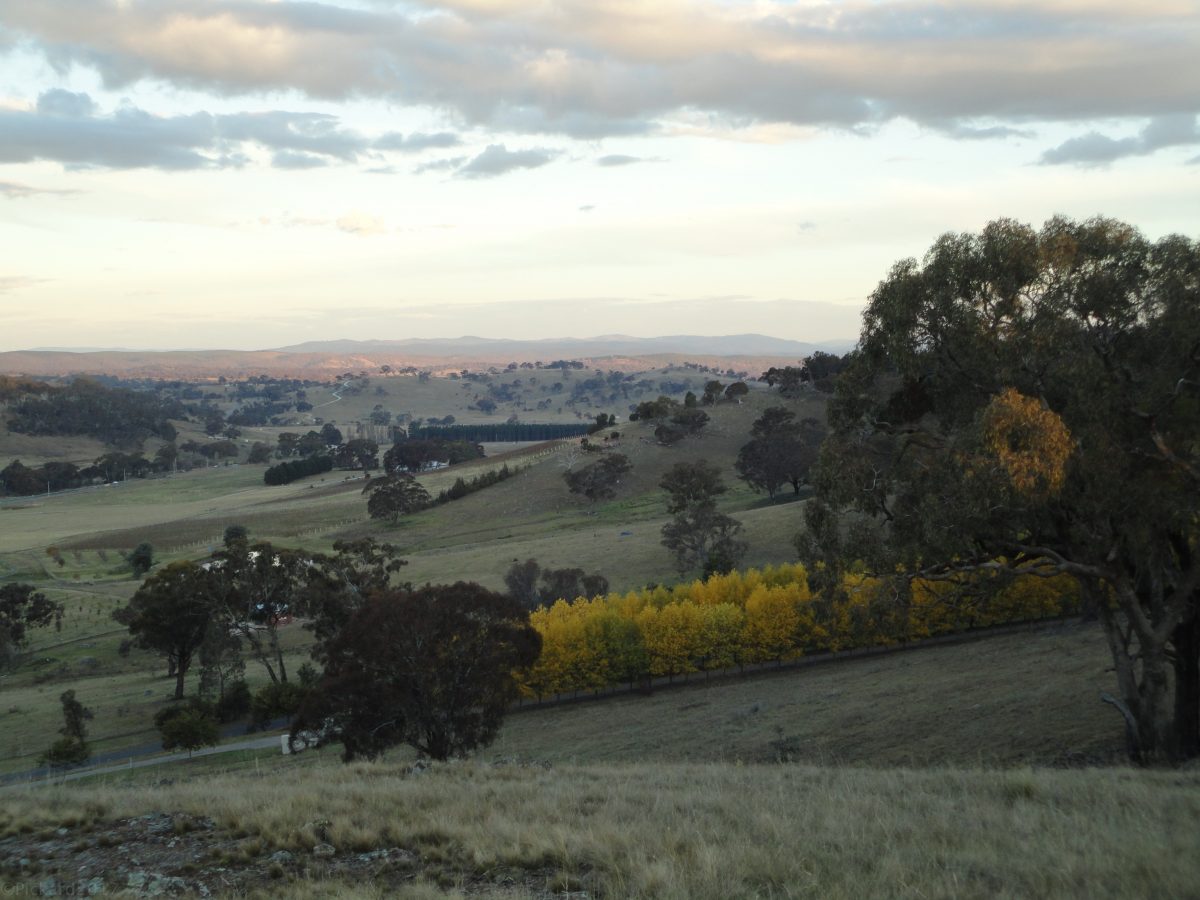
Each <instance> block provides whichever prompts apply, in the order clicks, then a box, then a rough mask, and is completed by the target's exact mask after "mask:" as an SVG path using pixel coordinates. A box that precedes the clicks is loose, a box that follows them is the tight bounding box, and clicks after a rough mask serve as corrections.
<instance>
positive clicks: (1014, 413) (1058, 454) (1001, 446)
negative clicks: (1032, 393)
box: [983, 388, 1074, 496]
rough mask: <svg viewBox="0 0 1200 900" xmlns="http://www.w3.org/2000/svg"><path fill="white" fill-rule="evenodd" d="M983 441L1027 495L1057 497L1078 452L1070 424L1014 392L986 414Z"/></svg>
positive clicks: (996, 400) (1007, 390)
mask: <svg viewBox="0 0 1200 900" xmlns="http://www.w3.org/2000/svg"><path fill="white" fill-rule="evenodd" d="M983 441H984V447H985V448H986V450H987V452H988V453H989V454H990V455H991V456H993V457H994V458H995V459H996V460H997V461H998V462H999V463H1000V466H1001V468H1002V469H1003V470H1004V472H1005V473H1006V474H1007V475H1008V479H1009V481H1010V483H1011V484H1012V486H1013V488H1014V489H1015V490H1016V491H1017V492H1018V493H1019V494H1024V495H1027V496H1028V495H1033V494H1049V495H1054V494H1057V493H1058V492H1059V491H1060V490H1061V489H1062V486H1063V481H1064V480H1065V479H1066V471H1067V461H1068V460H1069V459H1070V456H1071V452H1072V450H1073V449H1074V443H1073V442H1072V440H1071V432H1070V431H1069V430H1068V429H1067V426H1066V423H1064V422H1063V420H1062V419H1061V418H1060V417H1059V416H1058V414H1057V413H1055V412H1054V411H1053V410H1051V409H1047V408H1046V407H1045V406H1043V405H1042V404H1041V403H1039V402H1038V401H1037V400H1035V399H1034V398H1032V397H1026V396H1025V395H1024V394H1022V393H1020V392H1019V391H1017V390H1016V389H1014V388H1005V389H1004V390H1003V391H1001V392H1000V393H999V394H997V395H996V396H995V397H993V398H992V401H991V403H989V404H988V406H987V409H986V410H984V414H983Z"/></svg>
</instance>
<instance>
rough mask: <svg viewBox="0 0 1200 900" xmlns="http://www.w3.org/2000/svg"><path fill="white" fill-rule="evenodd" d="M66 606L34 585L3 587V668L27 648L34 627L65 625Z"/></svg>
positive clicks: (0, 638) (0, 644)
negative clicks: (28, 633)
mask: <svg viewBox="0 0 1200 900" xmlns="http://www.w3.org/2000/svg"><path fill="white" fill-rule="evenodd" d="M62 615H63V606H62V604H61V603H56V602H54V601H53V600H50V599H48V598H47V597H46V595H45V594H43V593H41V592H40V591H38V590H37V589H36V588H34V586H33V585H31V584H4V585H0V669H2V668H5V667H6V666H7V665H10V664H11V663H12V662H13V661H14V659H15V658H16V655H17V653H18V652H19V651H20V650H21V649H22V648H23V647H24V646H25V643H26V632H27V631H28V629H30V628H43V627H45V626H47V625H50V624H54V625H55V626H56V627H61V626H62Z"/></svg>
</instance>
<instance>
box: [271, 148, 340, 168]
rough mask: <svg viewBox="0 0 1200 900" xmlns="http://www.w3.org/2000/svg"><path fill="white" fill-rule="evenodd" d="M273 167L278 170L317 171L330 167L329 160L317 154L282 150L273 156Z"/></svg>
mask: <svg viewBox="0 0 1200 900" xmlns="http://www.w3.org/2000/svg"><path fill="white" fill-rule="evenodd" d="M271 165H272V166H274V167H275V168H276V169H317V168H320V167H321V166H327V165H329V160H328V159H327V158H326V157H324V156H317V155H316V154H315V153H295V152H293V151H291V150H280V151H279V152H278V153H275V154H273V155H272V156H271Z"/></svg>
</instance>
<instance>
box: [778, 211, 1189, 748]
mask: <svg viewBox="0 0 1200 900" xmlns="http://www.w3.org/2000/svg"><path fill="white" fill-rule="evenodd" d="M1198 284H1200V244H1198V243H1197V242H1196V241H1192V240H1189V239H1187V238H1184V237H1180V236H1169V237H1165V238H1162V239H1161V240H1159V241H1157V242H1150V241H1148V240H1147V239H1146V238H1145V237H1143V236H1142V235H1141V234H1140V233H1139V232H1138V231H1137V230H1135V229H1134V228H1132V227H1130V226H1128V225H1125V224H1122V223H1120V222H1116V221H1112V220H1109V219H1092V220H1089V221H1086V222H1074V221H1069V220H1065V219H1058V218H1056V219H1052V220H1051V221H1049V222H1047V223H1046V225H1045V226H1044V227H1043V228H1042V230H1041V231H1040V232H1036V231H1034V230H1033V229H1031V228H1029V227H1027V226H1024V225H1021V224H1019V223H1016V222H1012V221H1007V220H1001V221H996V222H993V223H991V224H989V225H988V226H987V227H986V228H984V230H983V232H982V233H981V234H978V235H973V234H959V235H955V234H948V235H945V236H944V237H942V238H941V239H940V240H938V241H937V243H935V244H934V246H933V247H932V249H930V251H929V253H928V254H927V256H926V257H925V260H924V263H923V264H918V263H917V262H916V261H915V260H911V259H910V260H904V261H902V262H900V263H898V264H897V265H896V266H895V267H894V268H893V269H892V271H891V273H890V274H889V276H888V277H887V279H886V280H885V281H883V282H882V283H881V284H880V285H879V287H878V288H877V289H876V290H875V292H874V294H873V295H872V296H871V301H870V305H869V307H868V309H867V310H866V312H865V313H864V317H863V329H862V335H861V339H860V342H859V349H858V351H857V353H856V354H855V355H854V359H853V361H852V363H851V365H850V367H849V368H848V370H847V371H846V372H845V373H844V374H843V376H842V378H841V381H840V384H839V385H838V388H837V392H836V395H835V398H834V400H833V401H832V403H831V407H830V419H831V425H832V429H833V430H832V433H831V435H830V437H829V439H828V440H827V441H826V444H825V446H824V447H823V449H822V454H821V463H820V465H819V471H818V474H817V475H816V478H815V481H816V486H817V491H818V493H817V499H816V500H815V501H814V503H812V504H810V507H809V509H808V510H807V513H806V515H807V519H808V525H809V529H808V531H807V532H806V533H805V534H803V535H801V536H800V537H799V538H798V545H799V547H800V549H801V553H802V555H803V556H805V557H807V558H809V559H810V560H812V561H815V560H817V559H820V560H823V561H824V562H826V563H827V564H832V565H831V567H830V568H827V569H825V570H824V571H825V572H827V573H828V572H831V571H832V570H833V568H835V567H836V566H837V565H845V564H847V563H848V562H849V561H853V560H861V561H862V562H863V563H865V565H866V566H867V567H868V569H871V570H874V571H876V572H893V573H894V572H896V571H903V572H905V573H907V574H908V575H911V574H914V573H917V572H921V573H923V574H927V575H930V576H933V577H941V578H945V579H947V580H956V579H958V580H961V579H962V578H963V575H964V573H971V572H973V573H979V572H980V571H984V572H991V573H993V574H998V575H1001V576H1003V575H1005V574H1006V573H1010V572H1012V571H1019V572H1030V573H1034V574H1039V575H1051V574H1056V573H1067V574H1069V575H1071V576H1073V577H1074V578H1075V579H1076V580H1077V582H1078V584H1079V587H1080V591H1081V595H1082V596H1083V598H1084V600H1085V602H1086V603H1087V604H1088V606H1089V608H1090V609H1092V610H1094V611H1095V614H1096V615H1097V616H1098V617H1099V619H1100V620H1101V622H1102V623H1103V625H1104V630H1105V633H1106V635H1107V639H1108V643H1109V646H1110V649H1111V652H1112V656H1113V661H1114V663H1115V671H1116V677H1117V685H1118V688H1119V690H1118V692H1117V693H1118V695H1119V696H1117V697H1110V696H1106V697H1105V699H1106V700H1108V701H1109V702H1111V703H1113V705H1114V706H1116V707H1117V708H1118V709H1119V710H1120V711H1121V713H1122V714H1123V715H1124V716H1125V720H1126V735H1127V738H1128V741H1129V749H1130V751H1131V754H1132V755H1133V757H1134V758H1135V759H1138V760H1141V761H1145V762H1151V761H1155V760H1162V759H1181V758H1189V757H1195V756H1197V755H1200V614H1198V607H1200V287H1198ZM898 580H899V581H900V582H901V583H900V584H899V585H898V587H899V588H900V590H898V591H897V593H896V597H897V598H899V601H900V602H903V599H904V597H905V596H906V592H905V590H904V578H903V577H902V578H900V579H898ZM986 580H989V579H985V581H986ZM990 580H992V581H996V580H999V579H990ZM976 582H978V579H976Z"/></svg>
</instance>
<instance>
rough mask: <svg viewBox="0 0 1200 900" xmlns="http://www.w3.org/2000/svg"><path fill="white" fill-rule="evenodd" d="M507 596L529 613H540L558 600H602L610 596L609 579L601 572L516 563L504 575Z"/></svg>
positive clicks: (528, 562)
mask: <svg viewBox="0 0 1200 900" xmlns="http://www.w3.org/2000/svg"><path fill="white" fill-rule="evenodd" d="M504 585H505V587H507V588H508V595H509V596H510V597H512V598H513V599H514V600H516V601H517V602H518V603H520V604H521V605H522V606H524V607H525V608H526V609H531V610H532V609H537V608H538V607H539V606H541V605H543V604H545V603H553V602H554V601H555V600H573V599H575V598H576V597H599V596H601V595H602V594H607V593H608V579H607V578H605V577H604V576H603V575H601V574H600V573H599V572H592V573H591V574H588V573H586V572H584V570H583V569H579V568H570V567H567V568H562V569H549V568H546V569H543V568H542V567H541V565H539V564H538V561H537V560H536V559H527V560H525V561H524V562H520V561H518V560H513V564H512V565H511V566H509V568H508V571H507V572H505V573H504Z"/></svg>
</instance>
